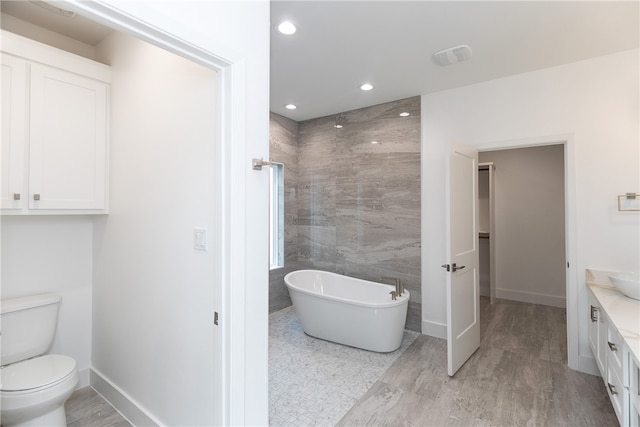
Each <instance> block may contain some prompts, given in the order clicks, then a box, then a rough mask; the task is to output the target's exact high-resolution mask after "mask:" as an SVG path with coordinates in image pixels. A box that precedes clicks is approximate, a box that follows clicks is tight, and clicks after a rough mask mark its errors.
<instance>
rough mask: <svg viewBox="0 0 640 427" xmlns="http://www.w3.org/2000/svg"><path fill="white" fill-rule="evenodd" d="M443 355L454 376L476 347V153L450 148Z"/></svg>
mask: <svg viewBox="0 0 640 427" xmlns="http://www.w3.org/2000/svg"><path fill="white" fill-rule="evenodd" d="M447 199H448V200H447V202H448V203H447V204H446V208H447V215H446V221H447V224H446V233H447V256H448V257H449V259H448V260H447V264H445V265H444V266H443V267H445V268H446V269H447V270H448V273H447V356H448V373H449V375H454V374H455V373H456V372H457V371H458V369H460V367H461V366H462V365H463V364H464V362H466V361H467V359H468V358H469V357H470V356H471V355H472V354H473V353H474V352H475V351H476V350H477V349H478V347H479V346H480V299H479V298H480V292H479V290H480V289H479V282H478V280H479V278H478V226H477V222H478V221H477V218H478V215H477V201H478V152H477V151H474V150H471V149H468V148H466V147H465V148H460V147H454V148H452V149H451V153H450V155H449V163H448V168H447Z"/></svg>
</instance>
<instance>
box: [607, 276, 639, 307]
mask: <svg viewBox="0 0 640 427" xmlns="http://www.w3.org/2000/svg"><path fill="white" fill-rule="evenodd" d="M609 280H611V283H613V284H614V285H615V286H616V288H618V290H619V291H620V292H622V293H623V294H625V295H626V296H628V297H629V298H633V299H637V300H640V275H638V273H611V274H609Z"/></svg>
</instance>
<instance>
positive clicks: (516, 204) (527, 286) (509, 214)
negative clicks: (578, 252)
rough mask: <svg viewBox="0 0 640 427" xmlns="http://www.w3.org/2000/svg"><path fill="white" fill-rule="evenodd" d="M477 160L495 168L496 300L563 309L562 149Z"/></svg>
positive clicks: (488, 155)
mask: <svg viewBox="0 0 640 427" xmlns="http://www.w3.org/2000/svg"><path fill="white" fill-rule="evenodd" d="M478 159H479V161H480V162H481V163H482V162H493V164H494V166H495V170H494V178H495V197H494V199H495V200H494V207H495V230H494V233H493V236H491V238H492V239H494V242H495V243H494V244H495V258H496V259H495V281H496V297H498V298H505V299H510V300H515V301H523V302H529V303H534V304H545V305H552V306H556V307H564V306H565V295H566V287H565V281H566V271H565V270H566V259H565V258H566V252H565V242H564V240H565V229H564V222H565V209H564V203H565V201H564V146H563V145H545V146H542V147H527V148H517V149H512V150H497V151H487V152H482V153H479V156H478ZM481 243H482V241H481ZM487 249H488V246H487Z"/></svg>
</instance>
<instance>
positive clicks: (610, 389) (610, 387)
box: [607, 383, 618, 396]
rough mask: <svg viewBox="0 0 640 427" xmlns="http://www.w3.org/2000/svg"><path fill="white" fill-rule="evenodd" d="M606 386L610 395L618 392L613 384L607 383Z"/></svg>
mask: <svg viewBox="0 0 640 427" xmlns="http://www.w3.org/2000/svg"><path fill="white" fill-rule="evenodd" d="M607 387H609V391H610V392H611V395H612V396H615V395H616V394H618V392H617V391H616V386H614V385H613V384H611V383H607Z"/></svg>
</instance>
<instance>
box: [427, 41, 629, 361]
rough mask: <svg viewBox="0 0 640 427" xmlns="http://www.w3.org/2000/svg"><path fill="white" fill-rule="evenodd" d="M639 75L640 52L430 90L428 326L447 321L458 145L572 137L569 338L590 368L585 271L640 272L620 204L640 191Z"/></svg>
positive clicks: (574, 353)
mask: <svg viewBox="0 0 640 427" xmlns="http://www.w3.org/2000/svg"><path fill="white" fill-rule="evenodd" d="M638 73H639V66H638V50H637V49H635V50H630V51H624V52H620V53H617V54H612V55H607V56H603V57H599V58H595V59H590V60H586V61H581V62H576V63H572V64H567V65H563V66H559V67H554V68H549V69H544V70H540V71H535V72H531V73H525V74H520V75H516V76H512V77H508V78H503V79H498V80H493V81H489V82H485V83H480V84H476V85H472V86H467V87H462V88H458V89H452V90H448V91H443V92H438V93H433V94H425V95H423V96H422V113H423V121H422V137H423V150H422V152H423V153H424V154H423V169H422V172H423V181H422V184H423V186H422V188H423V197H422V199H423V200H424V201H428V203H427V202H425V203H424V204H423V233H424V235H423V239H422V241H423V242H424V243H423V248H424V249H423V259H422V266H423V295H424V296H423V331H425V332H431V333H434V332H438V333H441V332H442V328H443V326H445V325H446V304H445V302H446V293H445V272H444V270H443V269H441V268H440V264H442V263H443V262H445V261H446V255H445V235H444V227H443V226H442V224H444V210H443V209H442V207H443V206H444V202H445V195H444V186H443V185H442V183H443V182H444V176H445V175H444V173H445V172H444V164H445V158H446V155H448V148H447V147H448V144H449V143H450V142H451V141H460V142H462V143H464V144H467V145H471V146H476V147H479V148H481V149H486V148H490V147H491V148H510V147H516V146H525V145H529V144H531V143H532V142H533V143H542V142H559V141H562V140H568V141H569V146H568V148H569V150H568V166H569V169H568V172H567V173H568V175H569V178H570V180H569V183H568V199H569V201H570V203H571V204H572V205H570V208H571V209H573V211H574V212H575V218H573V220H572V222H571V223H570V224H568V227H569V230H568V231H569V233H570V241H569V242H568V243H569V247H570V250H572V254H571V256H572V257H573V258H570V259H569V261H571V262H572V265H571V268H572V269H573V272H574V273H573V277H574V278H575V279H573V282H572V283H568V284H567V286H568V294H569V296H570V299H569V300H567V305H568V315H569V316H570V317H569V318H568V324H569V329H570V330H569V333H570V335H569V336H570V340H572V339H575V337H579V343H578V342H575V343H572V342H571V341H570V343H569V344H570V347H569V351H570V353H569V363H570V366H572V367H574V368H581V369H587V367H588V366H590V365H589V364H590V363H591V358H592V356H591V351H590V349H589V347H588V342H587V323H586V321H587V314H586V311H585V310H586V307H587V291H586V286H585V272H584V271H585V269H586V268H596V269H604V270H625V271H628V270H631V271H638V270H639V269H640V265H639V264H640V248H639V246H640V241H639V236H640V232H639V228H640V227H639V216H638V214H637V213H619V212H617V210H616V196H617V195H618V194H623V193H625V192H638V191H640V189H639V188H638V187H639V181H640V179H639V178H640V177H639V170H640V165H639V160H640V159H639V157H640V152H639V150H640V144H639V136H638V128H639V123H638V120H639V119H638V117H639V108H638V98H639V96H638V95H639V88H638ZM572 185H573V187H572ZM574 260H575V261H574ZM572 304H573V305H575V307H572ZM572 328H573V329H572ZM578 331H579V333H578ZM572 334H573V335H572Z"/></svg>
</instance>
